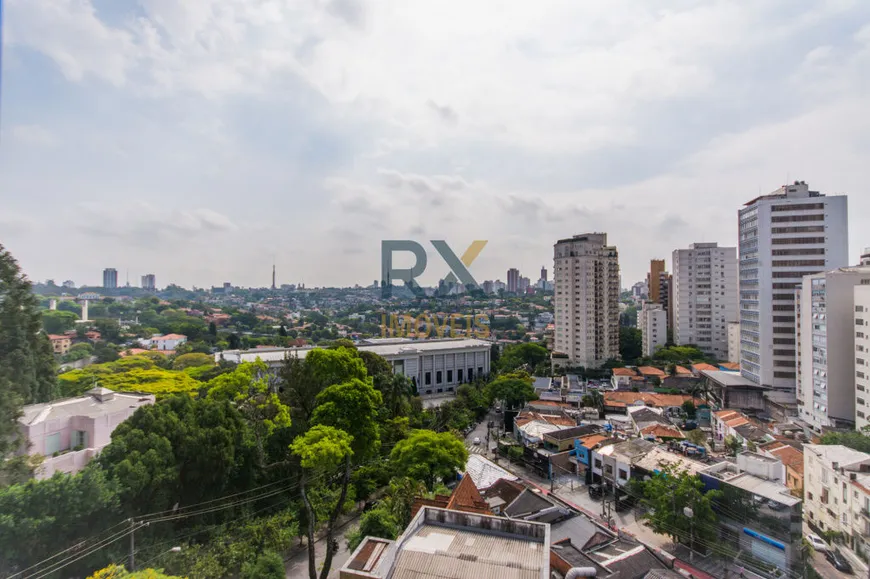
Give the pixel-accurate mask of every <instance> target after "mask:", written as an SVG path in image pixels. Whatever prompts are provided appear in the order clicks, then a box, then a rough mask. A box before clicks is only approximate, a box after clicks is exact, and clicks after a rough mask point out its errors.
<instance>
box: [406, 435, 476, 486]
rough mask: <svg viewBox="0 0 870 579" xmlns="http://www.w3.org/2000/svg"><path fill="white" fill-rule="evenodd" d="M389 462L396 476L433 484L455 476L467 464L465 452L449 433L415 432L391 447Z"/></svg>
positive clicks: (462, 445)
mask: <svg viewBox="0 0 870 579" xmlns="http://www.w3.org/2000/svg"><path fill="white" fill-rule="evenodd" d="M390 459H391V460H392V462H393V465H394V467H395V469H396V472H397V473H398V474H399V475H400V476H407V477H410V478H414V479H417V480H421V481H423V482H425V483H426V487H427V488H428V489H430V490H431V489H432V488H434V487H435V483H436V482H438V481H440V480H444V479H448V478H450V477H453V476H455V475H456V474H457V473H458V472H459V471H460V470H461V469H462V468H464V467H465V463H466V462H468V450H467V449H466V448H465V445H464V444H463V443H462V441H461V440H459V439H458V438H456V436H454V435H453V434H451V433H449V432H433V431H431V430H415V431H413V432H412V433H411V435H410V436H409V437H408V438H406V439H405V440H402V441H400V442H399V443H398V444H396V446H395V448H393V452H392V453H391V455H390Z"/></svg>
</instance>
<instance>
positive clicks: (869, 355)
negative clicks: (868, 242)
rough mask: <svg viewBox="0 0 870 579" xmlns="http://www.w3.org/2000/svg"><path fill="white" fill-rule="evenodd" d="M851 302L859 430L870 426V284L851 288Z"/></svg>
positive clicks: (856, 425)
mask: <svg viewBox="0 0 870 579" xmlns="http://www.w3.org/2000/svg"><path fill="white" fill-rule="evenodd" d="M868 265H870V264H868ZM853 304H854V308H853V309H854V311H855V313H854V316H855V318H854V322H853V323H854V329H855V349H854V355H855V363H854V372H855V428H856V429H858V430H861V429H863V428H865V427H867V426H870V285H863V284H862V285H856V286H855V287H854V288H853Z"/></svg>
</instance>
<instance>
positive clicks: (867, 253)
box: [860, 247, 870, 265]
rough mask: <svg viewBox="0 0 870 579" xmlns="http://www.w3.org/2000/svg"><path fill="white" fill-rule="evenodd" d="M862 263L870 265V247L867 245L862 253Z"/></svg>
mask: <svg viewBox="0 0 870 579" xmlns="http://www.w3.org/2000/svg"><path fill="white" fill-rule="evenodd" d="M860 263H861V265H870V247H865V248H864V252H863V253H862V254H861V262H860Z"/></svg>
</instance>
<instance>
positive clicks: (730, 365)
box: [719, 362, 740, 370]
mask: <svg viewBox="0 0 870 579" xmlns="http://www.w3.org/2000/svg"><path fill="white" fill-rule="evenodd" d="M719 365H720V366H721V367H723V368H728V369H729V370H740V364H736V363H734V362H722V363H721V364H719Z"/></svg>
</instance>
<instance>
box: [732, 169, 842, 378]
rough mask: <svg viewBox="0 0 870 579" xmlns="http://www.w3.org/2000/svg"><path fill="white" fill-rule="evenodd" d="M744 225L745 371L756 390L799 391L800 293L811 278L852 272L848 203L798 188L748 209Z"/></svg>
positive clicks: (741, 215) (743, 214)
mask: <svg viewBox="0 0 870 579" xmlns="http://www.w3.org/2000/svg"><path fill="white" fill-rule="evenodd" d="M738 225H739V258H740V268H739V269H740V282H739V291H740V297H739V299H740V344H741V346H740V371H741V373H742V374H743V376H745V377H746V378H747V379H748V380H751V381H753V382H754V383H756V384H759V385H765V386H770V387H773V388H778V389H785V390H791V391H794V389H795V385H796V381H797V371H796V368H795V364H796V362H797V344H796V339H795V321H794V316H795V314H794V309H795V303H794V301H795V300H794V295H795V289H796V287H797V286H798V285H799V284H800V283H801V281H802V279H803V276H805V275H809V274H813V273H818V272H820V271H825V270H829V269H834V268H837V267H845V266H847V265H848V219H847V200H846V196H845V195H835V196H825V195H823V194H821V193H819V192H818V191H810V190H809V187H808V186H807V184H806V183H805V182H803V181H796V182H795V183H794V184H792V185H784V186H782V187H780V188H779V189H777V190H776V191H774V192H773V193H771V194H769V195H764V196H761V197H757V198H755V199H753V200H751V201H749V202H747V203H746V204H745V206H744V207H743V208H742V209H740V210H739V212H738ZM775 317H776V319H774V318H775ZM779 320H783V321H779Z"/></svg>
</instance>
